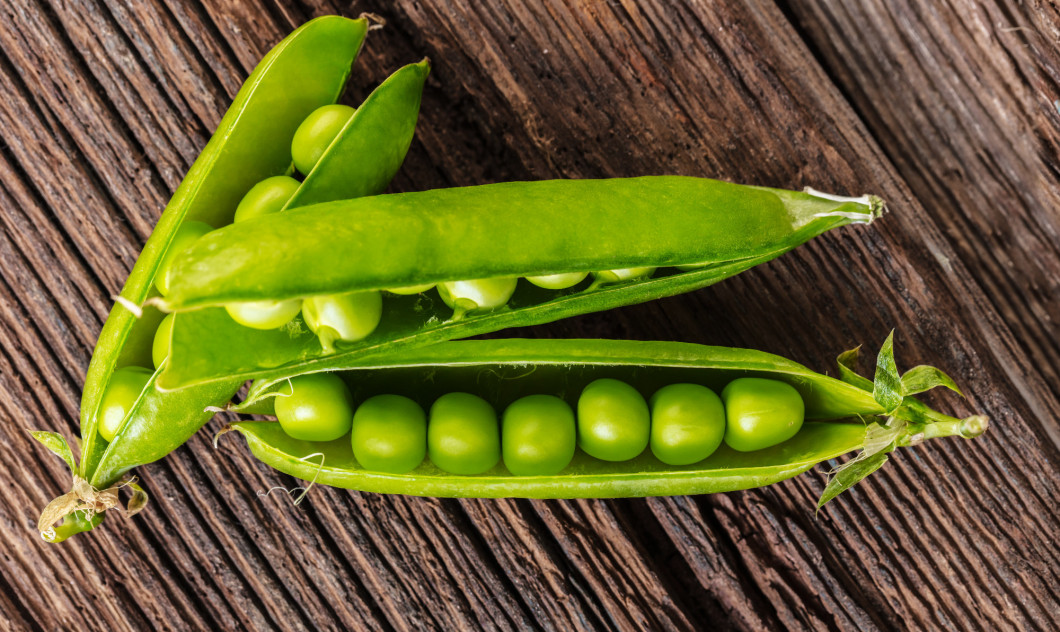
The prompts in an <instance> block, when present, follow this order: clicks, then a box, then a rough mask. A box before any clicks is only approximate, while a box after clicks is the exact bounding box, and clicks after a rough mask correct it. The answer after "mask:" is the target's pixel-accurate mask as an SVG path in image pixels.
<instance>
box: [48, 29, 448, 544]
mask: <svg viewBox="0 0 1060 632" xmlns="http://www.w3.org/2000/svg"><path fill="white" fill-rule="evenodd" d="M368 30H369V25H368V20H367V19H365V18H360V19H356V20H350V19H345V18H340V17H323V18H319V19H316V20H313V21H311V22H309V23H307V24H306V25H304V26H302V27H301V28H299V29H297V30H296V31H295V32H293V33H292V34H291V35H290V36H288V37H287V38H286V39H284V40H283V41H282V42H281V43H280V44H278V45H277V46H276V47H275V48H273V49H272V51H270V52H269V53H268V54H267V55H266V56H265V57H264V58H263V59H262V61H261V62H260V63H259V65H258V66H257V68H256V69H255V70H254V72H253V73H252V74H251V75H250V77H249V78H248V79H247V81H246V82H245V83H244V85H243V87H242V88H241V89H240V91H239V93H238V95H237V96H236V98H235V100H234V102H233V104H232V106H231V107H230V108H229V110H228V112H227V113H226V114H225V116H224V117H223V118H222V120H221V123H220V124H219V125H218V129H217V131H216V132H215V133H214V135H213V137H212V138H211V140H210V142H209V143H208V144H207V146H206V147H205V148H204V149H203V151H202V153H201V154H200V155H199V157H198V159H197V160H196V161H195V163H194V165H192V167H191V169H190V170H189V172H188V174H187V176H186V177H185V178H184V180H183V181H182V182H181V185H180V186H179V187H178V189H177V191H176V192H175V193H174V196H173V198H172V199H171V201H170V203H169V204H168V205H167V207H166V209H165V211H164V212H163V214H162V216H161V218H160V219H159V222H158V225H157V226H156V228H155V231H154V232H153V233H152V235H151V237H150V238H149V239H148V242H147V244H146V245H145V247H144V251H143V253H142V254H141V256H140V258H139V259H138V260H137V263H136V265H135V266H134V268H133V271H132V272H131V274H130V275H129V278H128V280H127V281H126V284H125V287H124V289H123V290H122V294H121V297H120V299H119V303H120V304H118V305H116V306H115V307H114V309H113V310H112V311H111V314H110V316H109V317H108V319H107V322H106V323H105V324H104V327H103V330H102V332H101V334H100V337H99V341H98V342H97V345H96V350H95V353H94V354H93V357H92V361H91V363H90V365H89V370H88V375H87V377H86V383H85V390H84V395H83V397H82V406H81V434H82V446H83V448H82V459H81V463H80V465H79V466H75V464H74V461H73V456H72V454H70V451H69V448H68V447H65V446H66V444H65V441H63V442H62V445H61V447H59V448H57V447H56V446H55V444H56V437H55V435H52V434H51V433H45V435H46V436H45V435H42V436H43V438H42V441H44V440H45V439H48V441H50V442H51V443H48V442H45V443H46V445H48V447H49V448H51V449H52V450H53V451H55V452H56V453H57V454H59V455H60V456H62V457H63V458H67V456H69V458H68V459H67V461H68V463H69V464H70V465H71V469H74V470H75V471H74V489H73V490H72V491H71V492H70V493H68V494H66V495H64V496H62V497H60V498H58V499H56V500H55V501H53V503H52V504H51V505H49V507H48V508H47V509H46V510H45V512H44V514H42V516H41V521H40V527H41V531H42V534H43V535H45V539H46V540H49V541H53V542H58V541H61V540H62V539H64V538H65V537H66V536H67V535H69V534H71V533H76V532H79V531H84V530H87V529H88V528H91V527H92V526H94V525H95V524H98V522H99V519H100V518H101V515H99V514H101V512H102V511H105V510H106V509H109V508H111V507H113V506H115V505H116V502H117V487H118V486H119V485H118V483H119V481H120V479H121V477H122V476H123V475H124V474H125V473H126V472H127V471H128V470H130V469H132V468H134V467H136V466H138V465H143V464H145V463H149V462H151V461H154V460H157V459H159V458H161V457H163V456H165V455H166V454H168V453H169V452H171V451H172V450H174V449H175V448H177V447H179V446H180V445H181V444H183V443H184V442H185V441H186V440H187V438H188V437H190V436H191V435H192V434H193V433H194V432H195V431H196V430H198V429H199V428H201V427H202V425H203V424H205V423H206V422H207V421H208V420H209V418H210V417H211V416H212V415H213V414H214V413H213V412H212V411H213V410H215V409H216V407H217V406H220V405H223V404H224V403H225V402H227V401H229V400H230V399H231V398H232V396H233V395H234V394H235V392H236V391H237V390H238V389H239V387H240V386H241V385H242V383H243V380H241V379H228V380H218V381H216V382H214V383H212V384H204V385H202V386H201V387H196V388H191V389H186V390H184V391H182V392H180V393H172V392H162V391H159V390H157V389H156V388H155V383H156V380H157V377H158V375H159V374H160V372H158V371H156V372H155V373H154V374H153V375H152V376H151V378H150V379H149V380H148V382H147V385H146V386H145V388H144V389H143V391H142V392H141V393H140V395H139V397H138V398H137V399H136V400H135V402H134V403H133V404H132V405H131V407H130V408H129V410H128V412H127V414H126V416H125V418H124V421H123V422H122V424H121V426H120V428H119V429H118V431H117V432H116V434H115V436H114V438H113V440H112V441H110V442H107V441H106V440H105V439H104V438H103V437H101V436H100V434H99V432H98V430H97V428H98V426H99V414H100V413H99V411H100V407H101V402H102V400H103V396H104V393H105V392H106V390H107V387H108V384H109V382H110V380H111V377H112V375H113V374H114V371H115V370H116V369H119V368H122V367H126V366H140V367H147V366H151V365H152V359H151V349H152V341H153V338H154V336H155V330H156V328H157V327H158V324H159V321H160V319H161V314H160V313H158V312H157V311H156V310H153V309H150V308H148V309H147V310H145V311H144V313H143V314H142V316H141V317H140V318H136V317H135V316H134V314H133V312H131V311H130V310H129V309H127V308H126V307H124V305H129V304H140V303H143V302H144V300H145V299H146V298H147V297H149V296H152V295H154V296H157V290H154V289H153V285H154V279H155V277H156V276H157V275H158V274H159V269H160V267H161V265H162V262H163V260H164V258H165V256H166V253H167V250H168V249H169V248H170V247H171V245H172V243H173V240H174V236H175V235H176V233H177V231H178V229H179V228H180V226H181V225H182V224H183V223H184V222H187V221H200V222H205V223H207V224H209V225H211V226H221V225H224V224H226V223H229V222H231V220H232V216H233V213H234V211H235V208H236V206H237V203H238V202H239V200H240V198H241V197H242V196H243V195H244V194H245V193H246V192H247V190H249V189H250V188H251V187H252V186H253V185H254V184H255V183H257V182H259V181H260V180H263V179H265V178H268V177H271V176H276V175H284V174H289V173H291V171H292V166H291V141H292V138H293V136H294V134H295V130H296V129H297V128H298V126H299V125H300V124H301V123H302V121H303V120H304V119H305V118H306V117H307V116H308V115H309V114H310V113H312V112H313V111H314V110H316V109H317V108H319V107H321V106H324V105H329V104H332V103H335V102H336V101H337V99H338V98H339V96H340V95H341V94H342V92H343V89H344V87H345V84H346V80H347V78H348V77H349V74H350V70H351V66H352V64H353V62H354V60H355V59H356V57H357V55H358V53H359V52H360V50H361V47H362V45H363V42H364V39H365V35H366V33H367V31H368ZM428 70H429V66H428V64H427V62H426V60H425V61H423V62H420V63H418V64H412V65H409V66H406V67H404V68H402V69H400V70H399V71H397V72H396V73H395V74H394V75H392V76H391V77H390V78H389V79H387V81H385V82H384V83H383V84H382V85H380V86H379V87H378V88H377V89H376V90H375V91H373V93H372V94H371V95H370V96H369V97H368V99H366V100H365V102H364V103H363V104H362V105H361V106H360V107H359V108H358V109H357V111H356V113H355V114H354V116H353V117H351V118H350V120H349V121H347V123H346V124H345V125H344V127H343V128H342V129H341V130H340V131H339V133H338V134H337V136H336V138H335V139H334V140H333V141H332V142H331V144H330V145H329V146H328V148H327V150H326V151H325V152H324V155H323V156H322V157H321V159H320V160H319V161H318V162H317V164H316V166H315V167H314V168H313V170H312V171H311V172H310V173H309V174H307V175H306V178H305V180H304V182H302V183H301V185H300V186H299V188H298V190H297V191H296V192H295V195H294V197H293V198H292V199H291V201H290V202H289V203H288V204H287V208H294V207H297V206H299V205H302V204H305V203H312V202H319V201H322V200H331V199H345V198H350V197H355V196H359V195H372V194H377V193H379V192H381V191H382V190H383V189H384V188H385V187H386V186H387V184H388V183H389V181H390V179H391V178H392V177H393V175H394V173H395V172H396V171H397V169H398V168H399V167H400V165H401V163H402V161H403V159H404V155H405V152H406V151H407V149H408V146H409V144H410V142H411V139H412V134H413V130H414V127H415V123H416V118H417V116H418V113H419V105H420V94H421V91H422V88H423V83H424V81H425V79H426V75H427V72H428ZM351 156H353V157H354V159H351ZM163 366H164V364H163ZM136 490H137V492H136V494H135V496H134V502H141V501H140V500H139V499H140V498H144V499H145V498H146V496H143V495H142V492H141V491H140V490H139V488H136ZM63 516H70V518H69V519H68V520H65V521H64V523H63V524H62V525H59V526H58V527H56V528H54V529H53V528H52V526H53V524H54V523H55V522H56V521H58V520H59V519H60V518H63Z"/></svg>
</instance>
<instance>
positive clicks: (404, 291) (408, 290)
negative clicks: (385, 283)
mask: <svg viewBox="0 0 1060 632" xmlns="http://www.w3.org/2000/svg"><path fill="white" fill-rule="evenodd" d="M434 286H435V284H434V283H424V284H423V285H409V286H407V287H393V288H390V289H389V290H387V292H390V293H391V294H398V295H400V296H409V295H412V294H423V293H424V292H426V291H427V290H429V289H431V288H432V287H434Z"/></svg>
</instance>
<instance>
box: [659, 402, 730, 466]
mask: <svg viewBox="0 0 1060 632" xmlns="http://www.w3.org/2000/svg"><path fill="white" fill-rule="evenodd" d="M724 436H725V407H724V406H723V405H722V403H721V398H720V397H718V395H717V393H715V392H714V391H712V390H710V389H709V388H707V387H705V386H700V385H699V384H670V385H669V386H664V387H662V388H660V389H659V390H658V391H656V392H655V394H654V395H652V396H651V451H652V454H654V455H655V458H657V459H659V460H660V461H662V462H663V463H666V464H667V465H691V464H693V463H698V462H700V461H702V460H703V459H705V458H707V457H708V456H710V455H711V454H714V451H715V450H717V449H718V446H720V445H721V441H722V438H724Z"/></svg>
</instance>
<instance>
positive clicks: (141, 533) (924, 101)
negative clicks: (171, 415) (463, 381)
mask: <svg viewBox="0 0 1060 632" xmlns="http://www.w3.org/2000/svg"><path fill="white" fill-rule="evenodd" d="M466 4H472V5H474V7H470V8H469V7H468V6H465V5H466ZM361 11H372V12H375V13H378V14H380V15H382V16H383V17H385V18H386V20H387V26H386V28H384V29H382V30H380V31H373V32H372V33H371V35H370V37H369V41H368V44H367V46H366V49H365V53H364V55H363V56H362V59H361V60H360V61H359V62H358V66H357V69H356V72H355V74H354V77H353V81H352V85H351V89H350V94H349V97H348V98H349V100H350V102H351V103H356V102H357V101H358V100H359V99H361V98H363V97H364V95H366V94H367V92H368V90H370V89H371V87H372V86H373V85H375V84H377V83H378V82H379V81H381V80H382V79H383V78H384V77H385V76H386V75H387V74H388V72H390V71H392V70H393V69H395V68H397V67H398V66H399V65H401V64H404V63H408V62H410V61H414V60H417V59H419V58H420V57H422V56H424V55H427V56H430V57H431V59H432V60H433V64H434V69H433V72H432V76H431V79H430V81H429V83H428V88H427V93H426V95H425V99H424V105H423V111H422V115H421V121H420V127H419V131H418V132H417V134H418V135H417V139H416V141H415V142H414V144H413V147H412V150H411V152H410V155H409V158H408V160H407V162H406V165H405V167H404V169H403V170H402V172H401V174H400V175H399V176H398V178H397V179H396V180H395V182H394V184H393V187H392V188H393V189H394V190H416V189H424V188H429V187H438V186H453V185H465V184H477V183H483V182H492V181H501V180H513V179H539V178H555V177H598V176H624V175H641V174H657V173H679V174H689V175H708V176H713V177H719V178H724V179H730V180H735V181H740V182H747V183H754V184H763V185H770V186H780V187H786V188H800V187H803V186H807V185H810V186H814V187H816V188H820V189H825V190H830V191H835V192H838V193H848V194H860V193H863V192H869V191H871V192H874V193H878V194H880V195H882V196H883V197H884V198H885V199H887V200H888V202H889V204H890V211H891V212H890V213H889V214H888V215H887V216H886V217H885V218H884V219H883V220H881V221H879V222H877V223H876V224H874V225H873V226H872V227H869V228H866V227H855V228H848V229H845V230H843V231H841V232H837V233H835V234H830V235H828V236H826V237H824V238H822V239H820V240H818V241H816V242H815V243H813V244H810V245H808V246H806V247H804V248H801V249H799V250H798V251H797V252H795V253H792V254H790V255H787V256H785V257H784V258H782V259H781V260H779V261H776V262H773V263H770V264H768V265H766V266H763V267H761V268H759V269H755V270H753V271H751V272H749V273H746V274H744V275H742V276H740V277H738V278H735V279H732V280H730V281H727V282H725V283H723V284H721V285H719V286H717V287H715V288H711V289H709V290H705V291H702V292H697V293H694V294H691V295H688V296H683V297H677V298H673V299H668V300H663V301H658V302H654V303H650V304H645V305H640V306H635V307H630V308H626V309H622V310H616V311H613V312H608V313H605V314H595V315H591V316H585V317H581V318H575V319H570V320H567V321H562V322H559V323H555V324H553V325H549V326H547V327H539V328H534V329H529V330H522V331H518V332H510V333H517V334H519V335H531V336H540V337H574V336H600V337H616V338H641V339H673V340H687V341H691V342H703V343H710V344H720V345H730V346H746V347H754V348H759V349H763V350H766V351H770V352H774V353H778V354H781V355H784V356H787V357H791V358H793V359H796V360H798V361H801V362H803V363H805V364H807V365H808V366H811V367H813V368H815V369H818V370H830V369H831V367H832V366H833V361H834V360H833V359H834V357H835V355H836V354H838V353H839V352H840V351H842V350H844V349H848V348H850V347H853V346H855V345H858V344H864V345H865V346H866V348H868V349H874V348H876V347H877V346H878V345H879V344H880V343H881V342H882V341H883V339H884V338H885V337H886V335H887V333H888V332H889V331H890V330H891V329H892V328H895V329H896V331H897V333H896V341H897V343H896V348H897V353H898V359H899V363H900V365H901V366H903V367H911V366H913V365H915V364H920V363H930V364H934V365H936V366H939V367H941V368H943V369H944V370H946V371H948V372H950V373H951V374H952V375H953V376H954V377H955V378H956V380H957V381H958V383H960V384H961V385H962V387H963V388H964V389H965V392H966V394H967V395H968V399H967V401H961V400H959V399H957V398H956V397H952V396H948V395H940V394H931V395H930V396H929V397H928V399H929V401H930V402H931V403H933V404H937V405H939V406H940V407H943V408H947V409H952V410H954V411H956V412H957V413H960V414H966V413H971V412H973V411H978V412H983V413H985V414H987V415H989V416H990V417H991V419H992V420H993V422H994V425H993V427H992V428H991V430H990V432H989V433H988V434H987V435H986V436H984V437H982V438H981V439H979V440H977V441H974V442H963V441H960V440H949V441H945V442H936V443H933V444H928V445H924V446H921V447H918V448H916V449H915V450H907V451H904V453H902V454H900V455H897V456H896V457H895V458H894V459H892V461H891V462H890V463H889V464H888V465H887V466H886V467H885V468H884V470H882V471H881V472H879V473H878V474H877V475H876V476H874V477H873V478H872V479H870V481H868V482H867V483H866V484H864V485H861V486H859V487H858V488H857V489H855V490H854V491H852V492H850V493H848V494H845V495H844V496H843V497H841V498H839V499H838V500H837V501H835V502H834V503H832V504H831V505H829V506H828V507H827V508H826V509H825V510H824V511H822V512H821V513H820V514H818V515H815V514H814V511H813V506H814V501H815V500H816V498H817V496H818V494H819V493H820V490H821V488H822V485H823V482H824V480H825V475H824V472H822V471H817V472H814V473H811V474H808V475H805V476H802V477H799V478H797V479H795V480H792V481H789V482H785V483H782V484H779V485H776V486H773V487H770V488H766V489H761V490H752V491H747V492H739V493H732V494H726V495H719V496H701V497H676V498H659V499H630V500H614V501H592V500H586V501H565V502H543V501H533V502H531V501H522V500H502V501H485V500H466V501H457V500H438V499H419V498H404V497H385V496H377V495H371V494H358V493H350V492H346V491H343V490H333V489H324V488H316V489H314V490H313V491H312V492H311V493H310V495H309V499H308V500H307V501H306V502H305V503H303V504H302V505H300V506H298V507H293V506H292V505H291V502H290V499H289V497H288V496H286V495H285V494H283V493H282V492H276V491H274V492H273V493H271V494H270V495H267V496H262V495H259V492H264V491H265V490H269V489H270V488H273V487H274V486H277V485H284V486H288V487H293V486H294V485H296V484H297V482H296V481H294V480H293V479H290V478H288V477H285V476H281V475H278V474H277V473H275V472H273V471H272V470H269V469H268V468H266V467H264V466H262V465H260V464H258V463H256V462H255V461H254V460H253V459H252V458H250V457H249V455H248V453H247V451H246V450H245V448H244V447H243V446H242V445H241V442H240V441H239V440H238V438H234V437H226V438H224V439H222V441H221V447H220V449H219V450H216V451H215V450H214V449H213V448H212V445H211V441H210V434H209V431H207V432H204V433H201V434H200V435H198V436H196V437H195V438H193V439H192V440H191V441H190V442H189V443H188V444H187V445H186V446H185V447H183V448H181V449H179V450H178V451H177V452H175V453H174V454H173V455H171V456H170V457H169V458H167V459H165V460H164V461H162V462H159V463H157V464H154V465H152V466H149V467H145V468H142V469H141V471H140V472H139V474H140V476H141V479H142V483H143V484H144V486H145V487H146V488H147V489H148V490H149V492H150V493H151V494H152V502H151V504H150V505H149V507H148V509H147V511H145V512H143V513H142V514H141V515H140V516H137V517H136V518H135V519H132V520H123V519H121V518H117V517H115V518H114V519H109V520H108V521H107V523H106V524H105V525H104V527H103V528H101V529H98V530H97V531H95V532H93V533H92V534H90V535H88V536H79V537H77V538H74V539H72V540H70V541H69V542H68V543H66V544H64V545H62V546H50V545H47V544H45V543H43V542H41V541H40V540H39V538H37V536H36V533H35V531H34V526H35V523H36V518H37V515H38V513H39V511H40V509H41V508H42V507H43V506H44V505H45V504H46V503H47V502H48V501H49V500H50V499H51V498H52V497H54V496H55V495H57V494H59V493H62V492H63V491H65V490H66V488H67V486H68V484H69V481H68V478H69V475H68V473H67V472H65V471H64V466H63V464H62V463H61V462H60V461H59V460H58V459H56V458H54V457H53V456H52V455H50V454H48V453H46V452H45V451H44V450H42V449H41V448H39V447H38V446H37V445H36V444H35V442H33V440H32V439H31V438H30V437H29V435H28V434H27V431H29V430H34V429H49V430H56V431H60V432H63V433H65V434H67V435H75V434H76V433H77V415H78V404H79V396H80V388H81V385H82V383H83V375H84V371H85V369H86V367H87V365H88V360H89V357H90V355H91V352H92V347H93V344H94V341H95V337H96V335H97V333H98V331H99V328H100V326H101V325H102V322H103V320H104V318H105V317H106V313H107V311H108V309H109V306H110V299H109V297H110V296H111V295H113V294H116V293H117V291H118V290H119V289H120V287H121V284H122V282H123V281H124V278H125V276H126V274H127V273H128V271H129V269H130V268H131V266H132V265H133V262H134V261H135V259H136V256H137V254H138V252H139V249H140V248H141V247H142V245H143V242H144V241H145V240H146V238H147V236H148V234H149V233H150V231H151V228H152V226H153V224H154V222H155V221H156V219H157V217H158V214H159V212H160V210H161V208H162V207H163V206H164V204H165V202H166V200H167V199H168V198H169V195H170V194H171V192H172V190H173V189H174V188H175V187H176V185H177V184H178V183H179V181H180V179H181V177H182V176H183V173H184V172H185V171H186V169H187V168H188V166H189V165H190V164H191V162H192V161H193V160H194V159H195V156H196V155H197V153H198V151H199V150H200V149H201V147H202V146H203V145H204V144H205V142H206V140H207V139H208V138H209V134H210V132H211V131H212V129H213V128H214V126H215V125H216V124H217V121H218V120H219V119H220V117H221V115H222V114H223V112H224V110H225V108H226V107H227V106H228V103H229V102H230V100H231V98H232V96H233V95H234V94H235V92H236V90H238V88H239V85H240V83H241V81H242V80H243V78H245V76H246V75H247V73H248V72H249V71H250V69H251V68H252V67H253V66H254V64H255V63H256V62H257V60H258V59H259V58H260V57H261V56H262V55H263V54H264V53H265V52H266V51H267V50H268V48H269V47H270V46H271V45H273V44H274V43H275V42H277V41H279V39H280V38H282V37H283V36H284V35H285V34H286V33H288V32H289V31H290V30H291V29H292V28H293V27H294V26H296V25H298V24H300V23H302V22H304V21H305V20H307V19H309V18H310V17H312V16H314V15H318V14H324V13H336V12H338V13H344V14H347V15H355V14H356V13H359V12H361ZM1058 32H1060V12H1058V11H1057V9H1056V7H1055V6H1054V5H1052V4H1051V3H1047V2H1042V1H1040V0H1039V1H1032V2H1022V3H1005V2H991V1H989V0H950V1H949V2H917V1H914V0H897V1H891V0H869V1H866V2H843V1H841V0H830V1H827V2H810V1H803V0H794V1H786V2H777V3H768V2H745V3H739V2H722V1H720V0H702V1H700V2H663V1H653V2H636V3H634V2H607V3H605V2H572V1H569V0H548V1H546V2H540V3H539V2H518V1H515V0H510V1H506V2H489V3H446V2H443V1H441V0H430V1H424V0H419V1H412V0H407V1H406V0H399V1H398V2H394V3H384V2H357V3H354V5H353V6H352V7H351V6H349V4H348V3H334V4H333V3H329V2H325V1H321V2H309V3H297V4H290V3H271V2H265V1H261V0H252V1H247V2H235V1H231V0H229V1H225V0H217V1H213V2H200V1H193V2H167V1H165V0H147V1H146V2H119V1H117V0H84V1H83V2H79V3H65V2H59V1H53V2H45V1H43V0H42V1H40V2H31V1H30V0H0V223H2V230H0V389H2V390H0V411H2V415H3V424H2V425H0V462H2V463H3V464H4V468H5V469H4V471H5V472H7V475H6V476H4V477H3V479H2V480H0V482H2V483H3V484H2V485H0V519H2V526H3V529H2V530H0V551H2V554H0V628H10V629H48V630H51V629H74V628H78V629H107V630H140V629H160V630H169V629H309V630H313V629H342V628H360V629H395V630H414V629H427V628H430V629H479V628H483V629H520V630H521V629H531V628H544V629H556V630H568V629H600V628H608V629H622V630H636V629H675V630H688V629H695V628H703V627H709V628H714V627H717V628H723V629H730V628H731V629H746V630H760V629H776V628H785V629H805V628H812V629H843V630H868V629H882V630H889V629H953V630H968V629H989V630H1025V629H1042V630H1047V629H1056V628H1057V627H1058V626H1060V599H1058V598H1057V595H1056V591H1055V586H1056V585H1057V583H1058V581H1060V538H1058V537H1057V536H1058V535H1060V529H1058V527H1057V524H1060V515H1058V514H1060V510H1058V506H1060V489H1058V483H1057V481H1058V480H1060V470H1058V463H1060V458H1058V457H1060V426H1058V423H1057V419H1060V387H1058V386H1057V385H1058V384H1060V360H1058V358H1060V342H1058V339H1060V337H1058V335H1057V334H1058V331H1057V326H1056V324H1055V323H1056V322H1058V321H1060V301H1058V300H1057V299H1058V298H1060V285H1058V282H1057V279H1060V237H1058V235H1060V215H1058V214H1057V212H1056V209H1057V208H1060V153H1058V148H1060V111H1058V106H1057V104H1056V102H1057V99H1060V52H1058V51H1060V48H1058V43H1060V37H1058V36H1057V35H1056V34H1057V33H1058ZM221 423H222V421H220V420H218V421H215V422H214V423H213V424H211V426H209V430H216V429H217V428H219V427H220V425H221Z"/></svg>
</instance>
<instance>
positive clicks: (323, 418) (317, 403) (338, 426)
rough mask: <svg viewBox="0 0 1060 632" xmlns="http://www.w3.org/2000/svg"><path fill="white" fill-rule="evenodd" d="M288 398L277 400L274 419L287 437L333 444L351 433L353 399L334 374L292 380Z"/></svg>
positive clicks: (321, 374) (303, 376) (299, 377)
mask: <svg viewBox="0 0 1060 632" xmlns="http://www.w3.org/2000/svg"><path fill="white" fill-rule="evenodd" d="M290 383H291V391H290V395H287V396H284V395H283V394H282V393H284V391H283V390H281V391H280V392H281V395H280V396H278V397H277V398H276V404H275V406H276V419H277V420H278V421H279V422H280V427H281V428H283V431H284V432H286V433H287V434H288V435H289V436H291V437H293V438H295V439H301V440H302V441H334V440H335V439H338V438H339V437H341V436H343V435H344V434H346V433H347V432H349V431H350V425H351V423H352V420H353V400H352V398H351V397H350V390H349V389H348V388H347V387H346V383H345V382H343V381H342V378H340V377H339V376H338V375H336V374H334V373H310V374H308V375H299V376H297V377H292V378H291V381H290Z"/></svg>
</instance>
